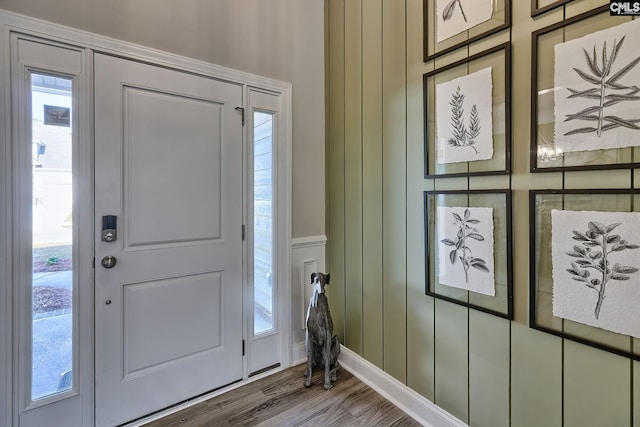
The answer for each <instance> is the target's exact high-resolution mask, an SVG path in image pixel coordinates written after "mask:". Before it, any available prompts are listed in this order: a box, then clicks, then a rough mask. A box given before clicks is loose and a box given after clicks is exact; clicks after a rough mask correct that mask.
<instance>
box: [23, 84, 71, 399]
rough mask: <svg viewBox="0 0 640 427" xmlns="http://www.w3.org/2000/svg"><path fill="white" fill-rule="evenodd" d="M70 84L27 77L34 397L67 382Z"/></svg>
mask: <svg viewBox="0 0 640 427" xmlns="http://www.w3.org/2000/svg"><path fill="white" fill-rule="evenodd" d="M71 83H72V82H71V80H70V79H66V78H60V77H53V76H48V75H42V74H32V75H31V107H32V110H31V114H32V116H31V120H32V150H33V151H32V172H33V180H32V183H33V184H32V185H33V187H32V194H33V200H32V203H33V241H32V251H33V252H32V254H33V265H32V267H33V276H32V277H33V279H32V316H33V317H32V318H33V329H32V333H33V335H32V376H31V398H32V399H33V400H36V399H40V398H43V397H46V396H49V395H51V394H55V393H59V392H63V391H65V390H69V389H70V388H71V385H72V381H71V376H72V371H71V367H72V359H73V343H72V330H73V325H72V296H73V289H72V288H73V269H72V262H71V254H72V241H73V235H72V227H71V221H72V208H73V204H72V200H73V198H72V194H73V189H72V179H71V177H72V171H71V167H72V165H71V147H72V143H71V129H72V128H71V100H72V92H71Z"/></svg>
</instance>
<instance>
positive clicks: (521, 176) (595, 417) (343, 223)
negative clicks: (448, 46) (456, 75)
mask: <svg viewBox="0 0 640 427" xmlns="http://www.w3.org/2000/svg"><path fill="white" fill-rule="evenodd" d="M327 1H328V20H329V25H328V29H327V31H328V32H329V34H328V35H327V40H328V46H329V49H328V52H329V54H328V56H327V58H328V67H327V70H328V74H329V76H328V79H329V85H328V92H327V94H328V105H329V107H328V112H329V113H328V114H327V117H328V118H329V127H328V129H329V131H328V132H327V135H328V153H329V156H328V157H327V158H328V159H329V160H328V161H329V164H328V165H327V171H328V182H329V207H328V209H329V211H328V213H329V215H328V218H329V261H330V263H331V273H332V276H334V277H335V279H333V280H332V285H333V286H332V287H331V289H329V292H331V293H332V304H333V306H332V312H333V313H334V323H335V324H336V331H337V332H338V333H339V334H342V335H341V338H343V337H344V332H345V330H346V339H347V341H346V344H347V346H349V347H350V348H351V349H352V350H354V351H356V352H357V353H359V354H361V355H363V356H364V357H365V358H366V359H367V360H369V361H370V362H372V363H374V364H376V365H377V366H379V367H382V368H383V369H384V370H385V371H386V372H387V373H389V374H391V375H392V376H394V377H395V378H397V379H399V380H400V381H402V382H405V383H406V384H407V385H408V386H409V387H411V388H412V389H414V390H416V391H417V392H419V393H420V394H422V395H423V396H425V397H427V398H429V399H431V400H434V401H435V403H436V404H437V405H439V406H440V407H442V408H443V409H445V410H446V411H448V412H450V413H451V414H453V415H454V416H456V417H458V418H460V419H461V420H464V421H466V422H468V423H470V424H471V425H474V426H492V427H493V426H513V427H537V426H545V427H560V426H569V427H571V426H590V425H593V426H596V425H598V426H604V425H606V426H609V425H611V426H614V425H615V426H626V425H630V424H631V423H632V419H633V417H632V414H633V408H634V407H638V405H640V391H638V392H635V393H634V390H636V389H640V386H638V385H637V384H638V383H640V373H638V372H640V368H638V369H633V368H636V367H637V366H640V365H638V364H637V363H636V362H633V363H632V362H630V361H629V360H628V359H625V358H620V357H618V356H613V355H611V354H609V353H606V352H603V351H600V350H596V349H593V348H590V347H587V346H583V345H580V344H576V343H574V342H571V341H563V340H562V339H560V338H558V337H555V336H552V335H549V334H546V333H543V332H540V331H536V330H533V329H530V328H529V326H528V323H529V321H528V312H529V298H528V290H529V243H530V242H529V205H528V191H529V189H534V188H538V189H543V188H562V187H563V185H564V186H565V187H566V188H578V187H580V188H598V187H602V186H603V185H602V182H603V181H602V179H603V178H604V177H609V176H610V175H611V176H613V177H615V179H614V181H611V180H609V181H607V182H610V183H611V185H612V186H616V187H621V188H624V187H626V186H627V185H628V183H625V180H628V178H627V177H629V172H628V171H623V170H620V171H613V172H606V171H604V172H603V171H600V172H572V173H567V174H563V173H559V172H551V173H536V174H532V173H530V172H529V167H530V165H529V143H530V141H529V138H530V135H529V127H530V113H531V111H530V108H529V107H528V106H529V105H530V101H531V94H530V89H531V83H530V81H531V78H532V76H531V60H530V59H531V51H530V47H531V32H532V31H535V30H536V29H539V28H542V27H544V26H546V25H550V24H552V23H554V22H559V21H560V20H562V18H563V12H562V8H559V9H556V10H554V11H552V12H549V13H546V14H544V15H541V16H539V17H537V18H535V19H532V18H531V17H530V3H529V2H525V1H522V2H521V1H513V2H512V16H513V24H512V29H511V31H510V32H503V33H501V34H498V35H496V36H491V37H488V38H486V39H484V40H482V41H481V42H479V43H476V44H474V46H472V47H471V48H470V50H468V49H460V50H459V51H457V52H455V53H453V54H451V55H445V56H443V57H442V58H439V59H438V60H436V61H435V62H431V63H426V64H425V63H423V62H422V35H423V34H422V31H423V23H422V7H423V0H354V1H353V2H351V1H345V0H327ZM588 1H589V3H593V4H594V5H595V4H596V3H597V4H599V3H598V1H597V0H588ZM578 3H580V2H572V3H571V4H569V15H572V14H575V11H577V10H578V9H580V10H582V9H584V7H583V6H582V5H579V4H578ZM509 35H510V36H511V40H512V44H513V50H512V99H513V103H514V108H513V112H512V119H513V122H512V134H513V135H512V140H513V147H512V153H511V154H512V171H513V173H512V175H511V176H487V177H473V178H471V179H468V178H466V177H463V178H446V179H445V178H443V179H435V180H425V179H423V164H422V163H423V157H422V155H423V147H422V144H423V117H422V114H423V111H422V110H423V99H422V74H423V73H424V72H426V71H430V70H432V69H433V67H434V66H436V67H440V66H444V65H446V64H447V63H450V62H451V61H453V60H454V59H461V58H462V57H464V56H466V55H467V54H468V53H469V52H470V51H471V52H476V51H477V50H479V49H482V48H484V47H485V46H486V47H488V46H491V45H494V44H497V43H498V42H499V41H503V40H504V39H505V38H508V37H509ZM494 84H497V83H496V82H494ZM467 187H469V188H474V189H478V188H487V189H490V188H507V187H510V188H512V190H513V199H512V201H513V239H514V240H513V243H514V246H513V256H514V259H513V261H514V263H513V267H514V278H513V283H514V313H515V320H514V321H513V322H509V321H506V320H504V319H500V318H495V317H492V316H489V315H486V314H484V313H480V312H476V311H474V310H469V309H466V308H463V307H460V306H457V305H454V304H451V303H448V302H444V301H441V300H434V299H432V298H430V297H427V296H425V294H424V234H423V225H424V224H423V221H424V218H423V206H422V191H424V190H427V189H439V190H445V189H466V188H467ZM345 325H346V328H345ZM632 367H633V368H632Z"/></svg>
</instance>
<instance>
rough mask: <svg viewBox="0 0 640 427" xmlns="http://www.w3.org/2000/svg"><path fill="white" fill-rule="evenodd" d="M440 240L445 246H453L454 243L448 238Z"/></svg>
mask: <svg viewBox="0 0 640 427" xmlns="http://www.w3.org/2000/svg"><path fill="white" fill-rule="evenodd" d="M440 242H442V243H444V244H445V245H447V246H455V245H456V243H455V242H454V241H453V240H450V239H442V240H440Z"/></svg>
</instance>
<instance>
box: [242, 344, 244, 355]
mask: <svg viewBox="0 0 640 427" xmlns="http://www.w3.org/2000/svg"><path fill="white" fill-rule="evenodd" d="M242 355H243V356H244V340H242Z"/></svg>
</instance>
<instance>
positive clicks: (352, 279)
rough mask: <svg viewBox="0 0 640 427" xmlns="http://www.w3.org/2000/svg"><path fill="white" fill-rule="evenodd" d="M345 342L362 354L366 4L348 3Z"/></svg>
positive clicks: (346, 43) (356, 1) (346, 53)
mask: <svg viewBox="0 0 640 427" xmlns="http://www.w3.org/2000/svg"><path fill="white" fill-rule="evenodd" d="M344 15H345V18H344V19H345V23H346V22H348V23H349V24H348V25H345V27H344V32H345V33H344V51H345V55H344V66H345V71H344V76H345V78H344V80H345V81H344V87H345V102H344V104H345V106H344V115H345V141H344V144H345V149H344V156H345V170H344V176H345V181H344V186H345V195H344V196H345V197H344V204H345V288H346V301H345V303H346V313H345V337H344V340H345V341H344V342H345V344H346V345H347V346H348V347H349V348H350V349H351V350H353V351H355V352H356V353H358V354H360V355H362V354H363V353H362V352H363V348H362V26H361V22H362V4H361V0H349V1H346V2H345V7H344Z"/></svg>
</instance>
